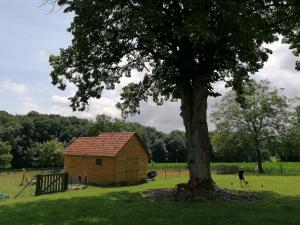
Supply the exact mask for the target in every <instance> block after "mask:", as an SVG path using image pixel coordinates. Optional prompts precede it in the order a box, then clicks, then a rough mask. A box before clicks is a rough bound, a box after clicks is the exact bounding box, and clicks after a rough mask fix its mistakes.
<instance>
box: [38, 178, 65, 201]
mask: <svg viewBox="0 0 300 225" xmlns="http://www.w3.org/2000/svg"><path fill="white" fill-rule="evenodd" d="M67 189H68V173H57V174H47V175H41V174H40V175H36V189H35V196H39V195H43V194H50V193H55V192H63V191H66V190H67Z"/></svg>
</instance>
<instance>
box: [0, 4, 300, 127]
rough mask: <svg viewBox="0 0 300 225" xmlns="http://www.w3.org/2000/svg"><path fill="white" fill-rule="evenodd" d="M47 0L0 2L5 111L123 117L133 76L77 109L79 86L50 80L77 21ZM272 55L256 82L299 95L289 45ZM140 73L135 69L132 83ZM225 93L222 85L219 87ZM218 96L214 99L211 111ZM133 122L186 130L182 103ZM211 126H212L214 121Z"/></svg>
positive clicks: (0, 92)
mask: <svg viewBox="0 0 300 225" xmlns="http://www.w3.org/2000/svg"><path fill="white" fill-rule="evenodd" d="M41 3H42V0H27V1H22V0H1V1H0V27H1V35H0V110H4V111H7V112H9V113H13V114H26V113H28V112H30V111H32V110H35V111H38V112H40V113H48V114H49V113H53V114H61V115H76V116H78V117H83V118H88V119H94V118H95V116H96V115H98V114H102V113H104V114H106V115H109V116H112V117H117V118H119V117H120V112H119V111H118V110H117V109H116V108H115V104H116V103H117V102H118V100H119V97H120V96H119V93H120V91H121V88H122V86H123V85H124V84H126V83H128V82H129V81H128V79H127V80H126V79H125V78H124V79H122V82H121V85H119V86H118V87H117V88H116V90H115V91H110V92H105V93H104V95H103V98H102V99H101V100H95V99H93V100H91V103H90V105H89V108H88V109H87V111H85V112H75V113H74V112H72V110H71V108H70V107H69V106H68V105H69V101H68V97H70V96H72V95H73V94H74V91H75V89H74V88H73V87H69V88H68V89H67V90H66V91H64V92H63V91H60V90H58V89H57V88H56V87H54V86H53V85H52V84H51V79H50V76H49V73H50V70H51V68H50V66H49V63H48V57H49V55H51V54H57V53H58V51H59V48H64V47H66V46H68V44H69V43H70V41H71V38H72V37H71V35H70V34H69V33H68V32H67V31H66V29H67V27H68V26H69V24H70V21H71V20H72V17H71V16H70V15H65V14H63V13H62V12H61V11H55V12H52V13H50V14H49V13H48V12H49V10H50V7H49V6H48V7H47V6H43V7H41ZM271 48H272V50H273V55H272V56H270V58H269V61H268V62H267V63H266V65H265V67H264V68H263V70H261V71H260V72H259V73H257V74H255V75H254V78H255V79H257V80H260V79H269V80H270V81H271V84H272V86H276V87H278V88H284V89H285V90H284V94H286V95H287V96H288V97H294V96H300V72H296V71H295V70H294V67H295V60H296V59H295V57H294V56H293V55H292V53H291V51H290V50H289V49H288V46H287V45H282V44H280V43H279V42H277V43H273V44H272V45H271ZM139 79H141V75H140V74H138V73H134V74H133V77H132V78H131V81H132V80H133V81H138V80H139ZM215 87H216V89H217V90H219V91H220V92H221V93H224V92H225V91H226V90H225V88H224V85H223V84H222V83H218V84H216V85H215ZM215 101H216V99H214V98H211V99H209V110H208V111H209V112H210V111H211V110H212V106H213V105H214V104H215ZM129 120H130V121H136V122H140V123H141V124H143V125H148V126H153V127H156V128H157V129H159V130H161V131H165V132H169V131H171V130H174V129H180V130H184V128H183V124H182V119H181V118H180V116H179V103H166V104H165V105H163V106H156V105H154V104H151V103H142V107H141V114H140V115H137V116H134V117H131V118H129ZM209 127H210V129H212V128H213V124H210V123H209Z"/></svg>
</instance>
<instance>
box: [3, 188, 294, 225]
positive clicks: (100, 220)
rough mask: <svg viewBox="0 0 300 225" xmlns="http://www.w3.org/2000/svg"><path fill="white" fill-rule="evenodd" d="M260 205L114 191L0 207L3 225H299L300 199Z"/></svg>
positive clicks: (268, 198) (272, 198) (271, 198)
mask: <svg viewBox="0 0 300 225" xmlns="http://www.w3.org/2000/svg"><path fill="white" fill-rule="evenodd" d="M264 196H265V200H262V201H257V202H255V203H246V202H238V203H233V202H231V203H175V202H165V201H150V200H147V199H144V198H142V196H141V194H140V193H129V192H111V193H107V194H103V195H100V196H99V195H95V196H93V197H75V198H71V199H56V200H45V199H43V200H42V199H36V201H33V202H26V203H15V204H11V205H2V206H0V224H3V225H15V224H18V225H19V224H20V225H27V224H28V225H29V224H31V225H32V224H34V225H37V224H40V225H42V224H43V225H46V224H47V225H57V224H63V225H75V224H78V225H79V224H80V225H82V224H84V225H85V224H86V225H96V224H97V225H102V224H105V225H112V224H120V225H142V224H143V225H148V224H149V225H150V224H151V225H155V224H158V225H168V224H172V225H177V224H178V225H179V224H180V225H184V224H193V225H194V224H199V225H200V224H201V225H218V224H222V225H226V224H228V225H229V224H230V225H234V224H243V225H247V224H249V225H250V224H251V225H252V224H263V225H271V224H272V225H276V224H280V225H282V224H289V225H291V224H295V225H296V224H297V225H298V224H300V211H299V205H300V196H299V197H282V196H280V195H277V194H275V193H272V192H265V193H264Z"/></svg>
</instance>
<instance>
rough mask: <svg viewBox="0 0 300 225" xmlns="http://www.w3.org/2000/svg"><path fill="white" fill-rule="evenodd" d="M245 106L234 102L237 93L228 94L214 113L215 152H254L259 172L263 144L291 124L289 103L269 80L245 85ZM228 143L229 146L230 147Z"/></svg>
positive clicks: (276, 136) (281, 132)
mask: <svg viewBox="0 0 300 225" xmlns="http://www.w3.org/2000/svg"><path fill="white" fill-rule="evenodd" d="M244 98H245V99H244V103H243V105H240V104H239V103H237V102H236V101H235V99H236V93H235V92H234V91H231V92H229V93H227V94H226V95H225V96H224V97H223V98H222V100H221V101H220V103H219V104H218V105H217V110H216V111H215V112H213V113H212V118H213V121H214V122H215V124H216V132H215V136H214V138H213V144H214V147H215V148H216V151H221V152H222V153H223V154H226V151H232V149H235V151H241V153H242V152H243V151H245V150H248V151H251V150H252V151H253V152H255V154H256V158H257V162H258V167H259V171H260V172H263V168H262V164H261V163H262V160H263V157H262V151H261V150H262V149H263V145H264V144H265V143H266V142H268V141H270V140H271V139H274V138H278V137H279V136H280V135H282V134H283V133H284V131H285V130H286V129H287V127H288V126H289V125H290V121H289V120H290V118H291V115H290V114H291V111H289V107H288V100H287V98H286V97H285V96H283V95H282V94H280V91H279V90H278V89H276V88H271V87H270V86H269V83H268V82H267V81H260V82H254V81H253V82H252V83H250V84H249V85H247V86H245V90H244ZM227 144H228V145H227Z"/></svg>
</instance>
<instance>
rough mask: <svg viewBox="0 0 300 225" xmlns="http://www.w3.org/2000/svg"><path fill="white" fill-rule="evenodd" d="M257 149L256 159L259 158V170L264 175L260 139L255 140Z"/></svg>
mask: <svg viewBox="0 0 300 225" xmlns="http://www.w3.org/2000/svg"><path fill="white" fill-rule="evenodd" d="M255 145H256V146H255V147H256V158H257V169H258V173H264V172H265V171H264V168H263V167H262V160H263V159H262V154H261V151H260V148H259V140H258V138H256V140H255Z"/></svg>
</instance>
